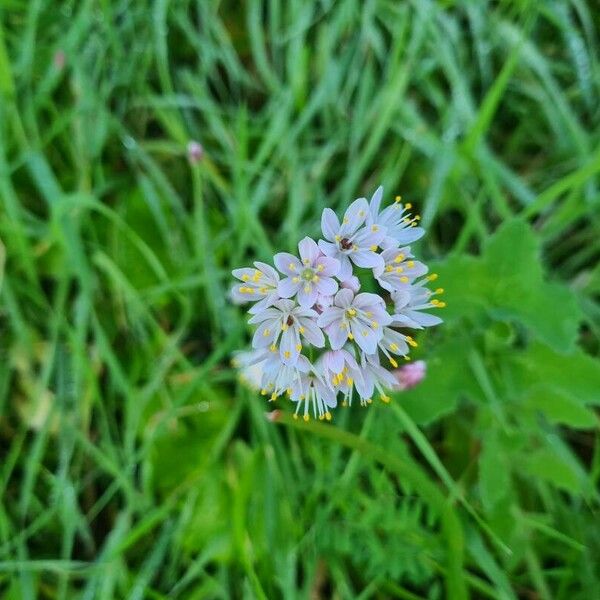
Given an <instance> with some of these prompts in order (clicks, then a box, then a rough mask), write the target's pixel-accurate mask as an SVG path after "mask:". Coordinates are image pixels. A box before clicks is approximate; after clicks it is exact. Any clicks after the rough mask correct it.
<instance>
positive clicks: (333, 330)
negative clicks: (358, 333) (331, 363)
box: [327, 323, 348, 350]
mask: <svg viewBox="0 0 600 600" xmlns="http://www.w3.org/2000/svg"><path fill="white" fill-rule="evenodd" d="M340 325H341V324H338V323H333V325H332V326H331V327H330V328H329V329H328V330H327V335H328V336H329V343H330V344H331V348H332V349H333V350H340V349H341V348H342V347H343V346H344V344H345V343H346V342H347V341H348V330H347V329H346V328H345V327H340Z"/></svg>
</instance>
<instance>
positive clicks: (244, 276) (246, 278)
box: [242, 273, 250, 281]
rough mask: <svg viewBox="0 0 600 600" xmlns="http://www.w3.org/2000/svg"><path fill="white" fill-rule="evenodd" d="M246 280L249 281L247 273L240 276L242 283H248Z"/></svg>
mask: <svg viewBox="0 0 600 600" xmlns="http://www.w3.org/2000/svg"><path fill="white" fill-rule="evenodd" d="M248 279H250V275H248V274H247V273H244V274H243V275H242V281H248Z"/></svg>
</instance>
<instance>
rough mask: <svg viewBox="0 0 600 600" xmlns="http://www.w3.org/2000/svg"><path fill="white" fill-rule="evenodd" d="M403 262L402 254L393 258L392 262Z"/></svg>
mask: <svg viewBox="0 0 600 600" xmlns="http://www.w3.org/2000/svg"><path fill="white" fill-rule="evenodd" d="M403 260H404V254H398V255H397V256H396V258H394V262H396V263H399V262H402V261H403Z"/></svg>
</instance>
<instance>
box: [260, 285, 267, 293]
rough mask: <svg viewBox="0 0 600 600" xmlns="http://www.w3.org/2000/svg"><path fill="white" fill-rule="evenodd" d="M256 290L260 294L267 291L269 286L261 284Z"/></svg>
mask: <svg viewBox="0 0 600 600" xmlns="http://www.w3.org/2000/svg"><path fill="white" fill-rule="evenodd" d="M258 291H259V292H260V293H261V294H266V293H267V292H268V291H269V288H268V287H266V286H264V285H263V286H262V287H261V288H260V289H259V290H258Z"/></svg>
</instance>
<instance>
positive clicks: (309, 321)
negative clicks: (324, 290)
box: [248, 300, 325, 365]
mask: <svg viewBox="0 0 600 600" xmlns="http://www.w3.org/2000/svg"><path fill="white" fill-rule="evenodd" d="M317 316H318V315H317V313H316V312H315V311H314V310H311V309H309V308H302V307H301V306H298V305H297V304H295V303H294V302H292V301H291V300H278V301H277V302H275V304H274V305H273V306H272V307H271V308H267V309H265V310H263V311H262V312H260V313H258V314H256V315H254V316H253V317H252V318H251V319H250V320H249V321H248V323H251V324H253V325H254V324H257V323H258V324H259V325H258V328H257V329H256V331H255V332H254V337H253V338H252V347H253V348H266V347H269V348H270V350H271V352H277V343H278V342H279V336H280V335H281V344H280V347H279V354H280V357H281V362H283V364H285V365H295V364H296V361H297V360H298V356H299V355H300V352H301V350H302V343H301V341H300V336H302V337H303V338H304V339H306V340H307V341H308V342H309V343H310V344H312V345H313V346H316V347H317V348H322V347H323V346H324V345H325V338H324V337H323V332H322V331H321V330H320V329H319V328H318V327H317V324H316V317H317Z"/></svg>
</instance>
